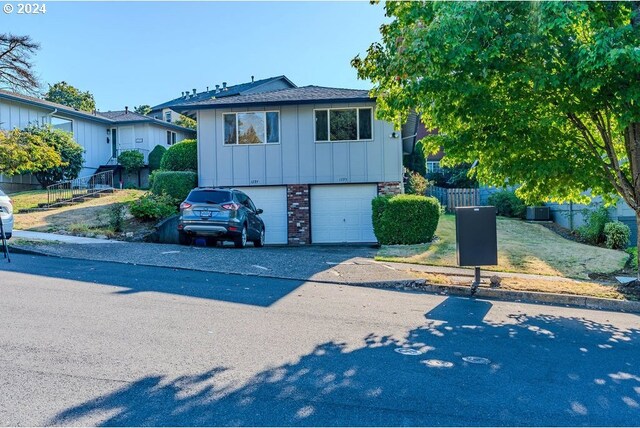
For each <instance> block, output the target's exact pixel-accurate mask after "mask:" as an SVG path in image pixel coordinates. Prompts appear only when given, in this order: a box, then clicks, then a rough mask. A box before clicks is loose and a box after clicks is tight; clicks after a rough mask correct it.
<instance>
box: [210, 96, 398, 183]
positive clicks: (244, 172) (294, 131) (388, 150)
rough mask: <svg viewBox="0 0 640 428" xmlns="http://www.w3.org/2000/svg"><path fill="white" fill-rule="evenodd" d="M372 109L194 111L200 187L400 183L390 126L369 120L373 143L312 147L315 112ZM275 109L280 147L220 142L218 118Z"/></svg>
mask: <svg viewBox="0 0 640 428" xmlns="http://www.w3.org/2000/svg"><path fill="white" fill-rule="evenodd" d="M336 107H338V108H344V107H375V103H357V104H317V105H313V104H311V105H297V106H296V105H294V106H272V107H261V108H251V109H244V108H242V109H224V110H222V109H221V110H201V111H199V112H198V131H199V144H198V150H199V153H198V155H199V158H200V160H199V162H200V170H199V183H200V184H201V185H203V186H263V185H287V184H341V183H378V182H401V181H402V145H401V140H400V138H392V137H391V134H392V133H393V131H394V129H393V125H392V124H391V123H389V122H385V121H380V120H374V126H373V140H372V141H355V142H333V143H316V142H315V141H314V123H315V122H314V112H313V111H314V109H323V108H336ZM265 110H267V111H273V110H275V111H279V112H280V144H261V145H229V146H225V145H224V144H223V126H222V123H223V122H222V120H223V116H222V115H223V114H224V113H228V112H244V111H265Z"/></svg>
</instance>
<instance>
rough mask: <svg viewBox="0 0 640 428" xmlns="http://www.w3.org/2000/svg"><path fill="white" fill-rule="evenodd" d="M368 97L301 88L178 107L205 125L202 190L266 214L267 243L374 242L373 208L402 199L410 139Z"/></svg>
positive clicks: (200, 160) (201, 129)
mask: <svg viewBox="0 0 640 428" xmlns="http://www.w3.org/2000/svg"><path fill="white" fill-rule="evenodd" d="M375 106H376V104H375V99H373V98H371V97H370V96H369V93H368V91H364V90H352V89H338V88H325V87H319V86H305V87H300V88H298V87H293V88H288V89H281V90H276V91H270V92H261V93H251V94H238V95H234V96H227V97H216V98H214V99H206V100H200V101H192V102H188V101H187V100H185V102H184V104H182V105H174V106H173V107H172V108H173V109H174V110H175V111H179V112H181V113H183V114H187V115H189V116H191V117H196V118H197V122H198V163H199V165H198V179H199V185H200V186H221V187H234V188H238V189H240V190H243V191H244V192H246V193H247V194H248V195H249V196H250V197H251V198H252V199H253V201H254V202H255V204H256V206H257V207H258V208H262V209H263V210H264V214H263V215H262V218H263V219H264V221H265V224H266V231H267V235H266V241H267V243H274V244H275V243H277V244H287V243H288V244H308V243H343V242H355V243H368V242H375V241H376V238H375V236H374V234H373V227H372V222H371V214H372V213H371V200H372V199H373V198H374V197H375V196H376V195H378V194H396V193H401V192H402V154H403V149H402V142H401V141H402V139H401V136H400V132H399V131H396V130H395V129H394V127H393V125H392V124H391V123H389V122H386V121H381V120H376V119H375Z"/></svg>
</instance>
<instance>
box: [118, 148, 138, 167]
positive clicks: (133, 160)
mask: <svg viewBox="0 0 640 428" xmlns="http://www.w3.org/2000/svg"><path fill="white" fill-rule="evenodd" d="M118 163H119V164H120V165H122V167H123V168H124V169H125V171H129V172H130V171H137V170H139V169H140V168H142V167H143V166H144V155H143V154H142V153H140V152H139V151H137V150H125V151H124V152H122V153H120V155H119V156H118Z"/></svg>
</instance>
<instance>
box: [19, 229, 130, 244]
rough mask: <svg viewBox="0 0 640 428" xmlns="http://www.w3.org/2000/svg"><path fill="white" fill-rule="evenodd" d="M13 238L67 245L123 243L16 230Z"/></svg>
mask: <svg viewBox="0 0 640 428" xmlns="http://www.w3.org/2000/svg"><path fill="white" fill-rule="evenodd" d="M13 237H14V238H18V239H27V240H37V241H45V242H62V243H65V244H121V243H122V241H114V240H111V239H97V238H84V237H82V236H71V235H59V234H57V233H44V232H31V231H29V230H14V231H13Z"/></svg>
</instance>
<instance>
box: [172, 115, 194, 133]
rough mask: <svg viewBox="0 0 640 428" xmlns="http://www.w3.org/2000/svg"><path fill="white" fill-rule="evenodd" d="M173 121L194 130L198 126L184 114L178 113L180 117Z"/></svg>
mask: <svg viewBox="0 0 640 428" xmlns="http://www.w3.org/2000/svg"><path fill="white" fill-rule="evenodd" d="M175 123H176V125H178V126H183V127H185V128H189V129H193V130H196V128H197V127H198V122H196V121H195V120H193V119H191V118H190V117H188V116H184V115H180V117H179V118H178V120H176V122H175Z"/></svg>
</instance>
